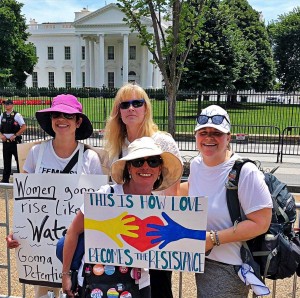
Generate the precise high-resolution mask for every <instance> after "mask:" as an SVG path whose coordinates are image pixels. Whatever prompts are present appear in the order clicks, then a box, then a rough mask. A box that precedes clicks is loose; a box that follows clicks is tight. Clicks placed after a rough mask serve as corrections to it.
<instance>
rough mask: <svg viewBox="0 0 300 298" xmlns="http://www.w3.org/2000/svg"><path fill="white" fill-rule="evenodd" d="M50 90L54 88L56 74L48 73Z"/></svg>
mask: <svg viewBox="0 0 300 298" xmlns="http://www.w3.org/2000/svg"><path fill="white" fill-rule="evenodd" d="M48 80H49V88H54V72H52V71H50V72H48Z"/></svg>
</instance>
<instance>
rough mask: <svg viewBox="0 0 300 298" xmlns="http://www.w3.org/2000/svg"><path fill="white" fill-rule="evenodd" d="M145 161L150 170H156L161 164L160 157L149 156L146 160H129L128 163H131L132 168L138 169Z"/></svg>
mask: <svg viewBox="0 0 300 298" xmlns="http://www.w3.org/2000/svg"><path fill="white" fill-rule="evenodd" d="M145 161H146V162H147V164H148V166H149V167H150V168H157V167H158V166H160V165H161V164H162V162H163V161H162V159H161V157H160V156H150V157H148V158H147V159H146V158H138V159H134V160H130V161H129V163H131V165H132V166H134V167H135V168H140V167H142V166H143V165H144V163H145Z"/></svg>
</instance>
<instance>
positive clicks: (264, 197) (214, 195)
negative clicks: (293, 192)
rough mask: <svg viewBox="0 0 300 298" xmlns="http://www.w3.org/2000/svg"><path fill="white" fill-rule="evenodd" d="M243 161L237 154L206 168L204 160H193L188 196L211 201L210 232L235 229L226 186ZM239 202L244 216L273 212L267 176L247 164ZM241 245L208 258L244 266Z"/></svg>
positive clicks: (229, 245)
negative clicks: (258, 211) (233, 168)
mask: <svg viewBox="0 0 300 298" xmlns="http://www.w3.org/2000/svg"><path fill="white" fill-rule="evenodd" d="M238 158H240V157H239V156H238V155H237V154H234V155H233V156H232V157H231V158H230V159H229V160H228V161H226V162H224V163H222V164H220V165H217V166H214V167H209V166H207V165H206V164H205V163H204V162H203V160H202V157H201V156H197V157H195V158H194V159H193V161H192V163H191V167H190V176H189V179H188V181H189V195H190V196H207V197H208V218H207V231H210V230H217V231H219V230H223V229H226V228H229V227H232V221H231V218H230V215H229V211H228V208H227V201H226V187H225V183H226V181H227V178H228V174H229V172H230V170H231V169H232V166H233V164H234V161H235V160H236V159H238ZM238 196H239V201H240V203H241V207H242V209H243V211H244V213H245V214H246V215H247V214H249V213H251V212H254V211H257V210H260V209H263V208H272V199H271V195H270V192H269V190H268V187H267V185H266V183H265V180H264V175H263V173H262V172H261V171H259V169H258V168H257V167H256V166H255V165H254V164H252V163H250V162H249V163H246V164H245V165H244V166H243V167H242V170H241V173H240V178H239V188H238ZM240 247H241V242H232V243H227V244H222V245H220V246H215V247H214V248H213V250H212V251H211V253H210V254H209V256H208V258H209V259H212V260H216V261H219V262H222V263H227V264H232V265H241V264H242V260H241V256H240Z"/></svg>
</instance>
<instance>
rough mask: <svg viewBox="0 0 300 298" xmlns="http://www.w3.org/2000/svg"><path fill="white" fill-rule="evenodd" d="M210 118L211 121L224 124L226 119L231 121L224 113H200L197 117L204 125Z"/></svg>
mask: <svg viewBox="0 0 300 298" xmlns="http://www.w3.org/2000/svg"><path fill="white" fill-rule="evenodd" d="M209 119H211V122H212V123H213V124H216V125H220V124H222V122H223V121H224V119H225V120H226V121H227V122H228V123H229V121H228V119H227V118H226V116H224V115H214V116H206V115H199V116H198V117H197V122H198V123H199V124H201V125H202V124H206V123H207V122H208V120H209Z"/></svg>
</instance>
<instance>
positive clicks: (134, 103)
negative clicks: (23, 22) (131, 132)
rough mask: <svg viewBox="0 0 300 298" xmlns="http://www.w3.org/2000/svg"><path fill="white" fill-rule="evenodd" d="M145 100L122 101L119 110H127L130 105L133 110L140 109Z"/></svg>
mask: <svg viewBox="0 0 300 298" xmlns="http://www.w3.org/2000/svg"><path fill="white" fill-rule="evenodd" d="M144 103H145V99H134V100H129V101H123V102H121V103H120V109H122V110H126V109H129V107H130V105H132V106H133V107H134V108H140V107H142V106H143V105H144Z"/></svg>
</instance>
